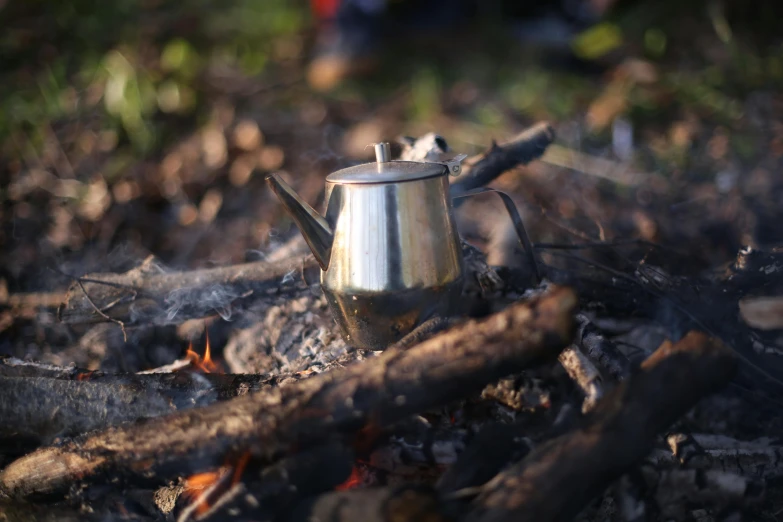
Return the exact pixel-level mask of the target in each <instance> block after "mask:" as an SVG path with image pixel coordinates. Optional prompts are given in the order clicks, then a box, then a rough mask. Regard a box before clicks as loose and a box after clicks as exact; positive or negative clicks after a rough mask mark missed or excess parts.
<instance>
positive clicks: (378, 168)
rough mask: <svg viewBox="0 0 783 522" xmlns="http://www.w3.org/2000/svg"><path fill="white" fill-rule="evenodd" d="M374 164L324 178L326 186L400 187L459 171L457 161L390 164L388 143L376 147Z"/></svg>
mask: <svg viewBox="0 0 783 522" xmlns="http://www.w3.org/2000/svg"><path fill="white" fill-rule="evenodd" d="M374 145H375V163H365V164H363V165H356V166H353V167H348V168H345V169H342V170H338V171H337V172H333V173H331V174H329V175H328V176H327V177H326V182H327V183H339V184H352V183H357V184H358V183H364V184H370V183H400V182H404V181H416V180H421V179H427V178H435V177H438V176H445V175H446V174H448V173H451V172H453V173H454V174H457V173H458V172H459V170H460V167H459V161H460V160H461V159H462V158H463V157H464V156H463V157H460V158H458V159H457V161H456V163H455V164H454V166H452V165H451V163H454V162H453V161H452V162H446V163H436V162H423V161H390V159H389V158H390V157H391V153H390V151H389V144H388V143H375V144H374Z"/></svg>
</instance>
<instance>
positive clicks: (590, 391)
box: [557, 346, 604, 413]
mask: <svg viewBox="0 0 783 522" xmlns="http://www.w3.org/2000/svg"><path fill="white" fill-rule="evenodd" d="M557 359H558V361H560V364H561V365H562V366H563V368H565V371H566V372H567V373H568V376H569V377H571V379H572V380H573V381H574V382H575V383H576V385H577V386H578V387H579V389H580V390H581V391H582V393H583V394H584V401H583V402H582V412H583V413H587V412H588V411H590V410H592V409H593V408H594V407H595V405H596V403H597V402H598V400H599V399H600V398H601V397H602V396H603V394H604V388H603V384H602V379H601V374H600V373H599V372H598V369H597V368H596V367H595V366H594V365H593V363H592V362H591V361H590V359H589V358H588V357H587V356H586V355H585V354H583V353H582V351H581V350H580V349H579V348H578V347H576V346H569V347H568V348H566V349H565V350H563V351H562V352H560V355H559V356H558V358H557Z"/></svg>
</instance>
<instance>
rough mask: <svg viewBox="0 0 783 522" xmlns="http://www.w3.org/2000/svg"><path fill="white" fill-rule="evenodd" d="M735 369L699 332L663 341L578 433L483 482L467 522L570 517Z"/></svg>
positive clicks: (724, 351)
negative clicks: (674, 339)
mask: <svg viewBox="0 0 783 522" xmlns="http://www.w3.org/2000/svg"><path fill="white" fill-rule="evenodd" d="M736 370H737V361H736V358H735V356H734V355H733V353H732V351H731V350H730V349H729V348H727V347H726V346H725V345H723V344H722V343H721V342H720V341H718V340H715V339H712V338H708V337H707V336H706V335H704V334H702V333H699V332H690V333H689V334H688V335H686V336H685V337H684V338H683V339H682V340H681V341H679V342H678V343H676V344H671V343H669V342H666V343H664V344H663V345H662V346H661V347H660V348H659V349H658V350H657V351H656V352H655V353H653V355H651V356H650V357H649V358H648V359H647V360H646V361H645V362H644V363H643V364H642V367H641V369H640V372H639V373H638V374H637V375H635V376H634V377H632V378H631V379H629V380H627V381H625V382H623V383H621V384H620V385H619V386H618V387H617V388H616V389H615V390H613V391H612V392H611V393H609V394H607V395H606V396H605V397H604V398H603V399H602V400H601V401H599V403H598V404H597V406H596V408H595V409H594V410H593V411H592V412H591V413H590V414H589V415H588V416H586V417H585V419H584V422H583V424H582V426H581V427H580V428H579V429H577V430H575V431H573V432H570V433H568V434H566V435H563V436H561V437H558V438H556V439H553V440H551V441H549V442H547V443H544V444H543V445H541V446H539V447H538V448H537V449H535V450H534V451H533V452H532V453H531V454H530V455H528V457H527V458H525V459H524V460H523V461H521V462H520V463H518V464H515V465H514V466H512V467H510V468H509V469H507V470H505V471H503V472H501V473H500V474H499V475H497V476H496V477H495V478H494V479H493V480H492V481H490V482H489V483H488V484H487V485H486V486H485V487H484V489H483V491H482V493H481V494H480V495H479V497H478V498H477V499H476V500H475V501H474V504H473V511H472V512H471V513H470V515H469V516H468V517H467V520H470V521H473V520H482V521H499V520H516V521H527V520H531V521H532V520H536V521H538V520H553V521H554V520H571V519H572V518H573V517H574V516H575V515H577V514H578V513H579V512H580V511H581V510H582V508H584V506H585V505H586V504H587V503H588V502H589V501H590V500H592V499H593V498H595V497H596V496H597V495H599V494H600V493H601V492H602V491H603V490H604V489H605V488H606V487H607V486H608V485H609V484H610V483H611V482H613V481H614V480H616V479H617V478H619V477H620V476H621V475H622V474H623V473H625V472H626V471H628V469H630V468H631V467H632V466H633V465H635V464H636V463H637V462H638V461H639V460H640V459H642V458H644V456H645V455H646V454H647V453H649V451H650V450H651V449H652V448H653V445H654V443H655V438H656V435H657V434H658V433H660V432H661V431H662V430H665V429H666V428H667V427H668V426H669V425H671V424H672V423H673V422H674V421H675V420H676V419H677V418H679V417H680V416H681V415H683V414H685V413H686V412H687V411H688V410H690V409H691V408H692V407H693V406H694V405H695V404H696V403H697V402H698V401H699V400H700V399H701V398H703V397H704V396H706V395H708V394H710V393H713V392H715V391H717V390H719V389H720V388H721V387H723V386H725V385H726V384H727V383H728V382H729V381H730V380H731V379H732V377H733V376H734V375H735V373H736Z"/></svg>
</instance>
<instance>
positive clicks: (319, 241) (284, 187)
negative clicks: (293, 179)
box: [266, 174, 333, 270]
mask: <svg viewBox="0 0 783 522" xmlns="http://www.w3.org/2000/svg"><path fill="white" fill-rule="evenodd" d="M266 182H267V183H268V184H269V186H270V188H271V189H272V191H273V192H274V193H275V194H277V197H278V198H279V199H280V203H282V204H283V206H284V207H285V209H286V211H287V212H288V213H289V215H290V216H291V218H293V220H294V223H296V226H297V227H299V230H300V231H301V232H302V235H303V236H304V239H305V241H306V242H307V246H309V247H310V250H312V252H313V255H314V256H315V259H316V261H318V264H319V265H320V266H321V270H326V267H328V266H329V258H330V257H331V250H332V240H333V236H332V230H331V228H330V227H329V224H328V223H327V222H326V220H325V219H324V218H323V217H321V215H320V214H319V213H318V212H316V210H315V209H314V208H313V207H311V206H310V205H308V204H307V203H305V202H304V201H303V200H302V198H300V197H299V196H298V195H297V194H296V192H294V189H292V188H291V187H290V186H289V185H288V184H287V183H286V182H285V181H283V179H282V178H281V177H280V176H278V175H277V174H270V175H269V176H267V177H266Z"/></svg>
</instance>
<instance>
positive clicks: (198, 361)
mask: <svg viewBox="0 0 783 522" xmlns="http://www.w3.org/2000/svg"><path fill="white" fill-rule="evenodd" d="M185 357H186V358H187V359H188V360H189V361H190V364H191V365H193V366H194V367H196V368H197V369H198V370H201V371H202V372H204V373H223V370H222V368H221V367H220V365H219V364H218V363H216V362H215V361H213V360H212V354H211V352H210V347H209V332H207V346H206V348H204V358H203V359H202V358H201V356H200V355H199V354H197V353H196V352H194V351H193V343H192V342H191V343H190V344H189V345H188V351H187V352H185Z"/></svg>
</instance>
